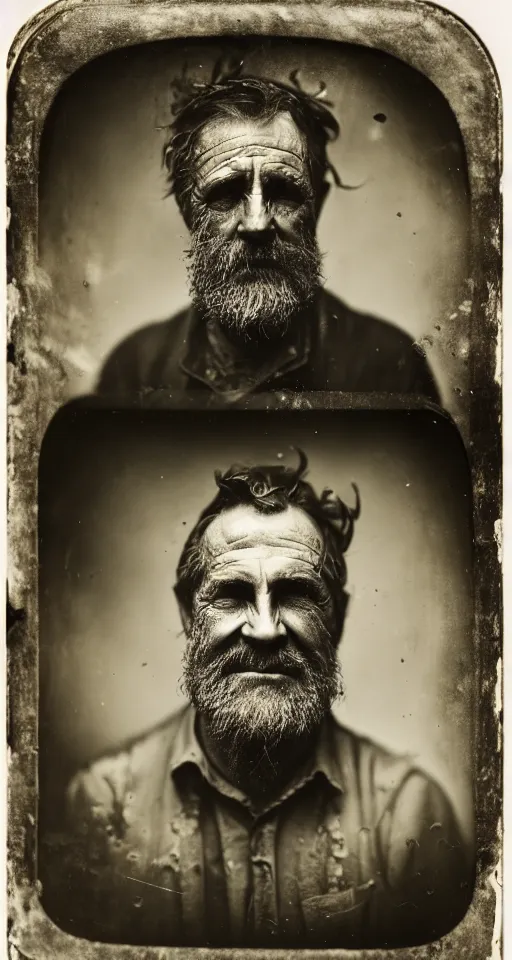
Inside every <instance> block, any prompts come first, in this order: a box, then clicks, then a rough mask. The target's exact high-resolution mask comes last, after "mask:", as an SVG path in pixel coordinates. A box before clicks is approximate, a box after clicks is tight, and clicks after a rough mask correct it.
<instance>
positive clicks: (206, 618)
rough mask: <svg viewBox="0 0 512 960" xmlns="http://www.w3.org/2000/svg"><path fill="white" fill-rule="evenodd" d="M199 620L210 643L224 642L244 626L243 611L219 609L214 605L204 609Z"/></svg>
mask: <svg viewBox="0 0 512 960" xmlns="http://www.w3.org/2000/svg"><path fill="white" fill-rule="evenodd" d="M198 620H199V622H200V624H201V627H202V631H203V633H204V635H205V636H207V637H208V640H209V642H210V643H215V642H216V641H218V640H223V639H224V638H225V637H227V636H229V635H230V634H231V633H234V632H235V631H236V630H239V629H240V627H242V626H243V624H244V616H243V613H242V611H240V610H226V609H219V608H216V607H215V606H213V605H212V606H208V607H207V608H206V609H203V610H202V611H201V613H200V614H199V616H198Z"/></svg>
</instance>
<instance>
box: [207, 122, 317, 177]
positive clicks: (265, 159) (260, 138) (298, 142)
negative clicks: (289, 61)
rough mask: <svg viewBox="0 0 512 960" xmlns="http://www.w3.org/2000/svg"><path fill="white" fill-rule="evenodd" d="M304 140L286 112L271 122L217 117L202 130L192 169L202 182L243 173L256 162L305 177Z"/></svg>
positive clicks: (305, 151)
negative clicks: (227, 174)
mask: <svg viewBox="0 0 512 960" xmlns="http://www.w3.org/2000/svg"><path fill="white" fill-rule="evenodd" d="M306 158H307V148H306V142H305V138H304V137H303V136H302V134H301V133H300V131H299V130H298V128H297V126H296V125H295V123H294V122H293V120H292V118H291V116H290V114H289V113H278V114H277V115H276V116H275V117H273V119H272V120H250V119H237V118H236V117H226V118H218V119H216V120H212V121H211V122H210V123H207V124H206V126H205V127H203V129H202V131H201V133H200V134H199V137H198V139H197V142H196V146H195V150H194V167H195V170H196V173H197V174H198V176H199V177H200V178H201V179H210V178H215V177H217V176H221V175H223V174H224V173H227V172H230V171H232V170H235V171H244V170H247V169H249V168H251V167H252V166H254V164H255V163H258V164H264V165H265V166H267V167H274V168H277V169H279V168H280V169H282V170H284V171H286V172H289V173H290V174H292V175H293V174H294V175H295V176H306V175H307V165H306Z"/></svg>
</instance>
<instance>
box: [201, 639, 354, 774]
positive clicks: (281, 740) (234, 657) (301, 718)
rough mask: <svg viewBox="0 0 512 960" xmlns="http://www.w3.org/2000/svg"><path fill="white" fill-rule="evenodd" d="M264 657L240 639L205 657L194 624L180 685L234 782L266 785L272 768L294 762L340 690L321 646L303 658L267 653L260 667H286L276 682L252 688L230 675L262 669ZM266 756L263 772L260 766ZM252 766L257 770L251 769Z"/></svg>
mask: <svg viewBox="0 0 512 960" xmlns="http://www.w3.org/2000/svg"><path fill="white" fill-rule="evenodd" d="M262 659H263V656H262V654H256V653H255V652H254V651H252V650H251V649H250V648H249V647H247V646H245V644H243V641H242V642H240V643H237V644H235V645H234V646H232V647H231V648H230V649H229V650H227V651H224V652H222V653H216V655H215V656H214V657H213V658H212V657H211V655H210V646H209V643H208V641H207V640H206V641H205V635H204V631H203V629H202V626H201V623H200V622H199V623H196V624H194V627H193V629H192V632H191V635H190V637H189V639H188V642H187V646H186V650H185V653H184V658H183V667H184V672H183V687H184V690H185V692H186V693H187V695H188V696H189V698H190V700H191V701H192V703H193V704H194V706H195V707H196V710H197V712H198V714H199V715H200V716H201V717H202V719H203V722H205V724H206V728H207V730H208V733H209V735H210V737H211V738H212V739H213V740H214V741H215V742H216V743H217V744H218V746H219V747H220V749H221V750H222V752H223V755H224V756H225V757H226V760H227V763H228V767H229V769H230V772H231V774H232V777H233V779H234V781H235V782H238V783H241V784H244V785H245V786H246V787H249V788H250V787H251V786H253V787H254V786H255V783H254V776H253V774H254V773H256V781H257V785H258V786H259V787H260V788H261V789H264V788H265V784H264V783H263V782H262V781H264V780H265V777H270V778H272V779H274V778H275V776H276V770H275V769H274V764H275V763H276V761H279V763H280V764H281V758H284V765H283V767H282V771H281V772H283V773H284V774H285V773H286V759H287V758H289V759H290V760H291V761H292V762H293V758H294V756H295V754H296V752H297V748H299V747H300V744H301V743H303V742H306V741H308V740H309V739H310V738H311V736H312V735H313V734H315V732H316V731H318V729H319V727H320V725H321V723H322V721H323V719H324V717H325V715H326V713H327V712H328V711H329V709H330V708H331V706H332V704H333V702H334V700H335V699H336V698H337V697H338V696H340V695H341V694H342V693H343V681H342V676H341V669H340V666H339V664H338V661H337V657H336V651H335V648H334V647H333V645H332V644H331V643H330V642H328V643H327V644H325V645H323V648H322V650H317V651H315V652H314V653H311V652H310V653H308V657H307V659H306V657H305V656H303V655H302V653H299V652H298V651H297V650H296V649H291V648H287V649H286V650H282V651H277V652H275V653H274V654H267V655H266V657H265V663H266V666H267V669H269V670H272V669H273V668H275V671H276V672H279V668H281V669H285V670H286V669H290V671H291V672H293V675H286V676H283V678H282V680H279V681H271V682H265V681H263V682H262V683H261V684H256V683H255V682H254V680H249V679H247V678H244V676H243V673H237V672H233V667H234V666H235V664H236V665H237V666H238V667H240V666H243V667H245V669H247V670H250V669H251V668H257V667H258V666H259V667H260V668H261V664H262ZM262 757H265V758H267V759H268V761H269V765H268V767H266V766H265V764H264V763H262V762H261V758H262ZM256 768H257V769H256Z"/></svg>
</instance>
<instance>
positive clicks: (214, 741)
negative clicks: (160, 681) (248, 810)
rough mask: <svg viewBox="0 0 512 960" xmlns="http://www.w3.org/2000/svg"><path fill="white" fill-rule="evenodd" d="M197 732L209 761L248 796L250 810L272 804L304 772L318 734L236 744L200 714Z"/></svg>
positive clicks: (316, 732)
mask: <svg viewBox="0 0 512 960" xmlns="http://www.w3.org/2000/svg"><path fill="white" fill-rule="evenodd" d="M197 732H198V737H199V740H200V743H201V746H202V748H203V751H204V753H205V755H206V758H207V759H208V761H209V762H210V763H211V764H212V766H213V767H214V768H216V769H217V770H218V771H219V773H221V774H222V776H223V777H224V779H225V780H227V781H228V782H229V783H231V784H232V785H233V786H235V787H237V788H238V789H239V790H241V791H242V792H243V793H244V794H245V795H246V796H247V798H248V800H249V802H250V804H251V807H253V809H263V808H265V807H266V806H268V805H269V804H271V803H273V802H274V801H275V800H277V799H278V798H279V796H280V795H281V794H283V793H284V792H285V791H286V788H287V787H288V786H289V785H291V784H292V782H293V781H294V780H295V779H296V778H297V776H298V775H299V774H301V773H304V772H305V771H306V768H307V767H308V765H309V764H311V761H312V757H313V754H314V747H315V742H316V739H317V736H318V731H314V732H313V733H310V734H307V735H305V736H304V735H303V736H301V737H296V738H287V739H286V740H281V741H280V742H278V743H277V744H276V743H273V744H271V743H270V742H269V741H265V740H263V739H261V740H259V739H256V738H254V739H251V740H248V741H246V742H245V743H244V744H240V743H239V744H236V743H234V742H233V738H232V737H227V738H226V739H225V740H224V739H219V738H218V737H217V736H216V735H214V734H213V733H212V732H211V731H210V729H209V727H208V723H207V721H206V720H205V718H204V717H203V716H199V717H198V731H197Z"/></svg>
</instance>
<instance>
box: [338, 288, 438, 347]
mask: <svg viewBox="0 0 512 960" xmlns="http://www.w3.org/2000/svg"><path fill="white" fill-rule="evenodd" d="M323 316H324V319H325V323H326V326H327V329H328V333H329V335H331V334H334V336H336V335H337V334H339V335H340V336H343V337H344V338H345V337H346V336H347V328H348V329H349V332H350V337H351V339H354V338H355V339H357V340H361V341H365V340H369V339H371V340H372V342H373V341H376V342H377V341H379V342H384V343H385V344H386V345H387V346H389V347H393V346H396V348H397V349H400V348H403V347H414V340H413V338H412V337H411V335H410V334H408V333H407V332H406V331H405V330H403V329H402V328H401V327H399V326H397V325H396V324H395V323H392V322H391V321H389V320H384V319H383V318H382V317H377V316H375V315H374V314H371V313H366V312H364V311H360V310H356V309H355V308H354V307H351V306H349V305H348V304H347V303H345V302H344V301H343V300H340V298H339V297H337V296H336V295H335V294H334V293H332V292H331V291H329V290H324V291H323ZM417 350H418V353H421V348H420V347H418V348H417Z"/></svg>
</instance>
